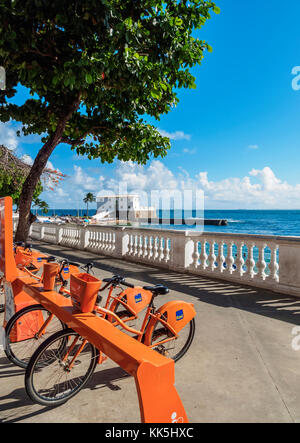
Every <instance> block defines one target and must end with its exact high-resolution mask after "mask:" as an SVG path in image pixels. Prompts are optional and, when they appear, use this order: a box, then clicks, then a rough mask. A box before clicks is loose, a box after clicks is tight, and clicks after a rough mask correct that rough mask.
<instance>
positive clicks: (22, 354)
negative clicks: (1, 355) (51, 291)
mask: <svg viewBox="0 0 300 443" xmlns="http://www.w3.org/2000/svg"><path fill="white" fill-rule="evenodd" d="M51 315H52V314H51V312H49V311H48V310H47V309H46V308H44V306H42V305H30V306H26V307H25V308H23V309H21V310H20V311H18V312H16V313H15V315H13V316H12V317H11V319H10V320H9V322H8V323H7V325H6V328H5V334H6V346H5V354H6V356H7V358H8V359H9V360H10V361H11V362H12V363H13V364H15V365H16V366H19V367H21V368H24V369H25V368H26V367H27V365H28V362H29V360H30V358H31V356H32V354H33V353H34V351H35V350H36V349H37V348H38V347H39V346H40V345H41V343H43V342H44V341H45V340H46V339H47V338H48V337H50V336H51V335H53V334H54V333H55V332H57V331H62V330H63V329H66V328H67V326H66V325H65V324H64V323H63V322H62V321H61V320H59V319H58V318H57V317H55V316H54V315H52V318H50V316H51ZM43 325H45V328H43ZM42 328H43V331H41V329H42ZM39 331H40V333H39Z"/></svg>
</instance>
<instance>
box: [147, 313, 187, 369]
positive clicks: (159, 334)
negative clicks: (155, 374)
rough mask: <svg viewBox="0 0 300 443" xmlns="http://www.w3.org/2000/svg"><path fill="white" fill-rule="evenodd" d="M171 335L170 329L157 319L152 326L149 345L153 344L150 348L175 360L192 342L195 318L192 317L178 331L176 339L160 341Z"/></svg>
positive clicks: (181, 355)
mask: <svg viewBox="0 0 300 443" xmlns="http://www.w3.org/2000/svg"><path fill="white" fill-rule="evenodd" d="M172 335H173V334H172V333H171V331H170V330H169V329H167V328H166V327H165V326H164V325H163V324H162V323H161V322H160V321H159V320H158V321H157V322H156V324H155V325H154V328H153V332H152V337H151V345H155V346H153V348H152V349H154V350H155V351H157V352H159V353H160V354H163V355H165V356H166V357H169V358H171V359H173V360H174V361H175V362H176V361H178V360H179V359H180V358H181V357H183V356H184V354H185V353H186V352H187V350H188V349H189V347H190V346H191V344H192V341H193V338H194V335H195V319H194V318H193V319H192V320H191V321H190V322H189V323H188V324H187V325H186V326H185V327H184V328H183V329H182V330H181V331H180V333H179V335H178V337H177V338H176V339H174V340H171V341H168V342H166V343H162V342H163V341H164V340H166V339H168V338H170V337H172Z"/></svg>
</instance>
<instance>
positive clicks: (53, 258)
mask: <svg viewBox="0 0 300 443" xmlns="http://www.w3.org/2000/svg"><path fill="white" fill-rule="evenodd" d="M55 260H56V258H55V257H53V255H50V257H48V258H47V263H51V262H53V261H55Z"/></svg>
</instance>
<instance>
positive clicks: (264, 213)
mask: <svg viewBox="0 0 300 443" xmlns="http://www.w3.org/2000/svg"><path fill="white" fill-rule="evenodd" d="M34 212H35V211H34ZM170 212H171V217H172V216H173V215H174V216H175V218H176V217H178V218H179V217H180V215H181V211H177V210H175V211H174V213H173V211H170ZM170 212H169V211H158V213H159V216H163V217H169V216H170ZM95 213H96V210H95V209H89V215H90V216H92V215H95ZM38 214H39V215H46V214H42V213H41V211H39V213H38ZM54 214H56V215H58V216H63V215H72V216H77V215H78V211H77V210H72V209H55V210H53V209H51V210H50V211H49V213H48V214H47V215H50V216H52V215H54ZM85 214H86V210H84V209H81V210H80V211H79V215H80V216H83V215H85ZM184 215H185V217H186V218H187V217H192V216H193V217H195V216H196V215H197V216H198V217H200V218H202V217H203V213H198V214H195V213H192V211H186V212H185V214H184ZM169 218H170V217H169ZM204 218H206V219H226V220H228V225H227V226H204V231H205V232H227V233H239V234H257V235H278V236H300V210H206V211H205V212H204ZM143 226H145V227H146V226H147V225H145V224H143ZM151 227H155V228H161V229H201V230H202V227H200V226H194V227H193V226H181V225H174V226H173V225H169V224H168V225H151Z"/></svg>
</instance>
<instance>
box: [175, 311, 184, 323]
mask: <svg viewBox="0 0 300 443" xmlns="http://www.w3.org/2000/svg"><path fill="white" fill-rule="evenodd" d="M182 319H183V309H180V311H177V312H176V320H177V321H178V320H182Z"/></svg>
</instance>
